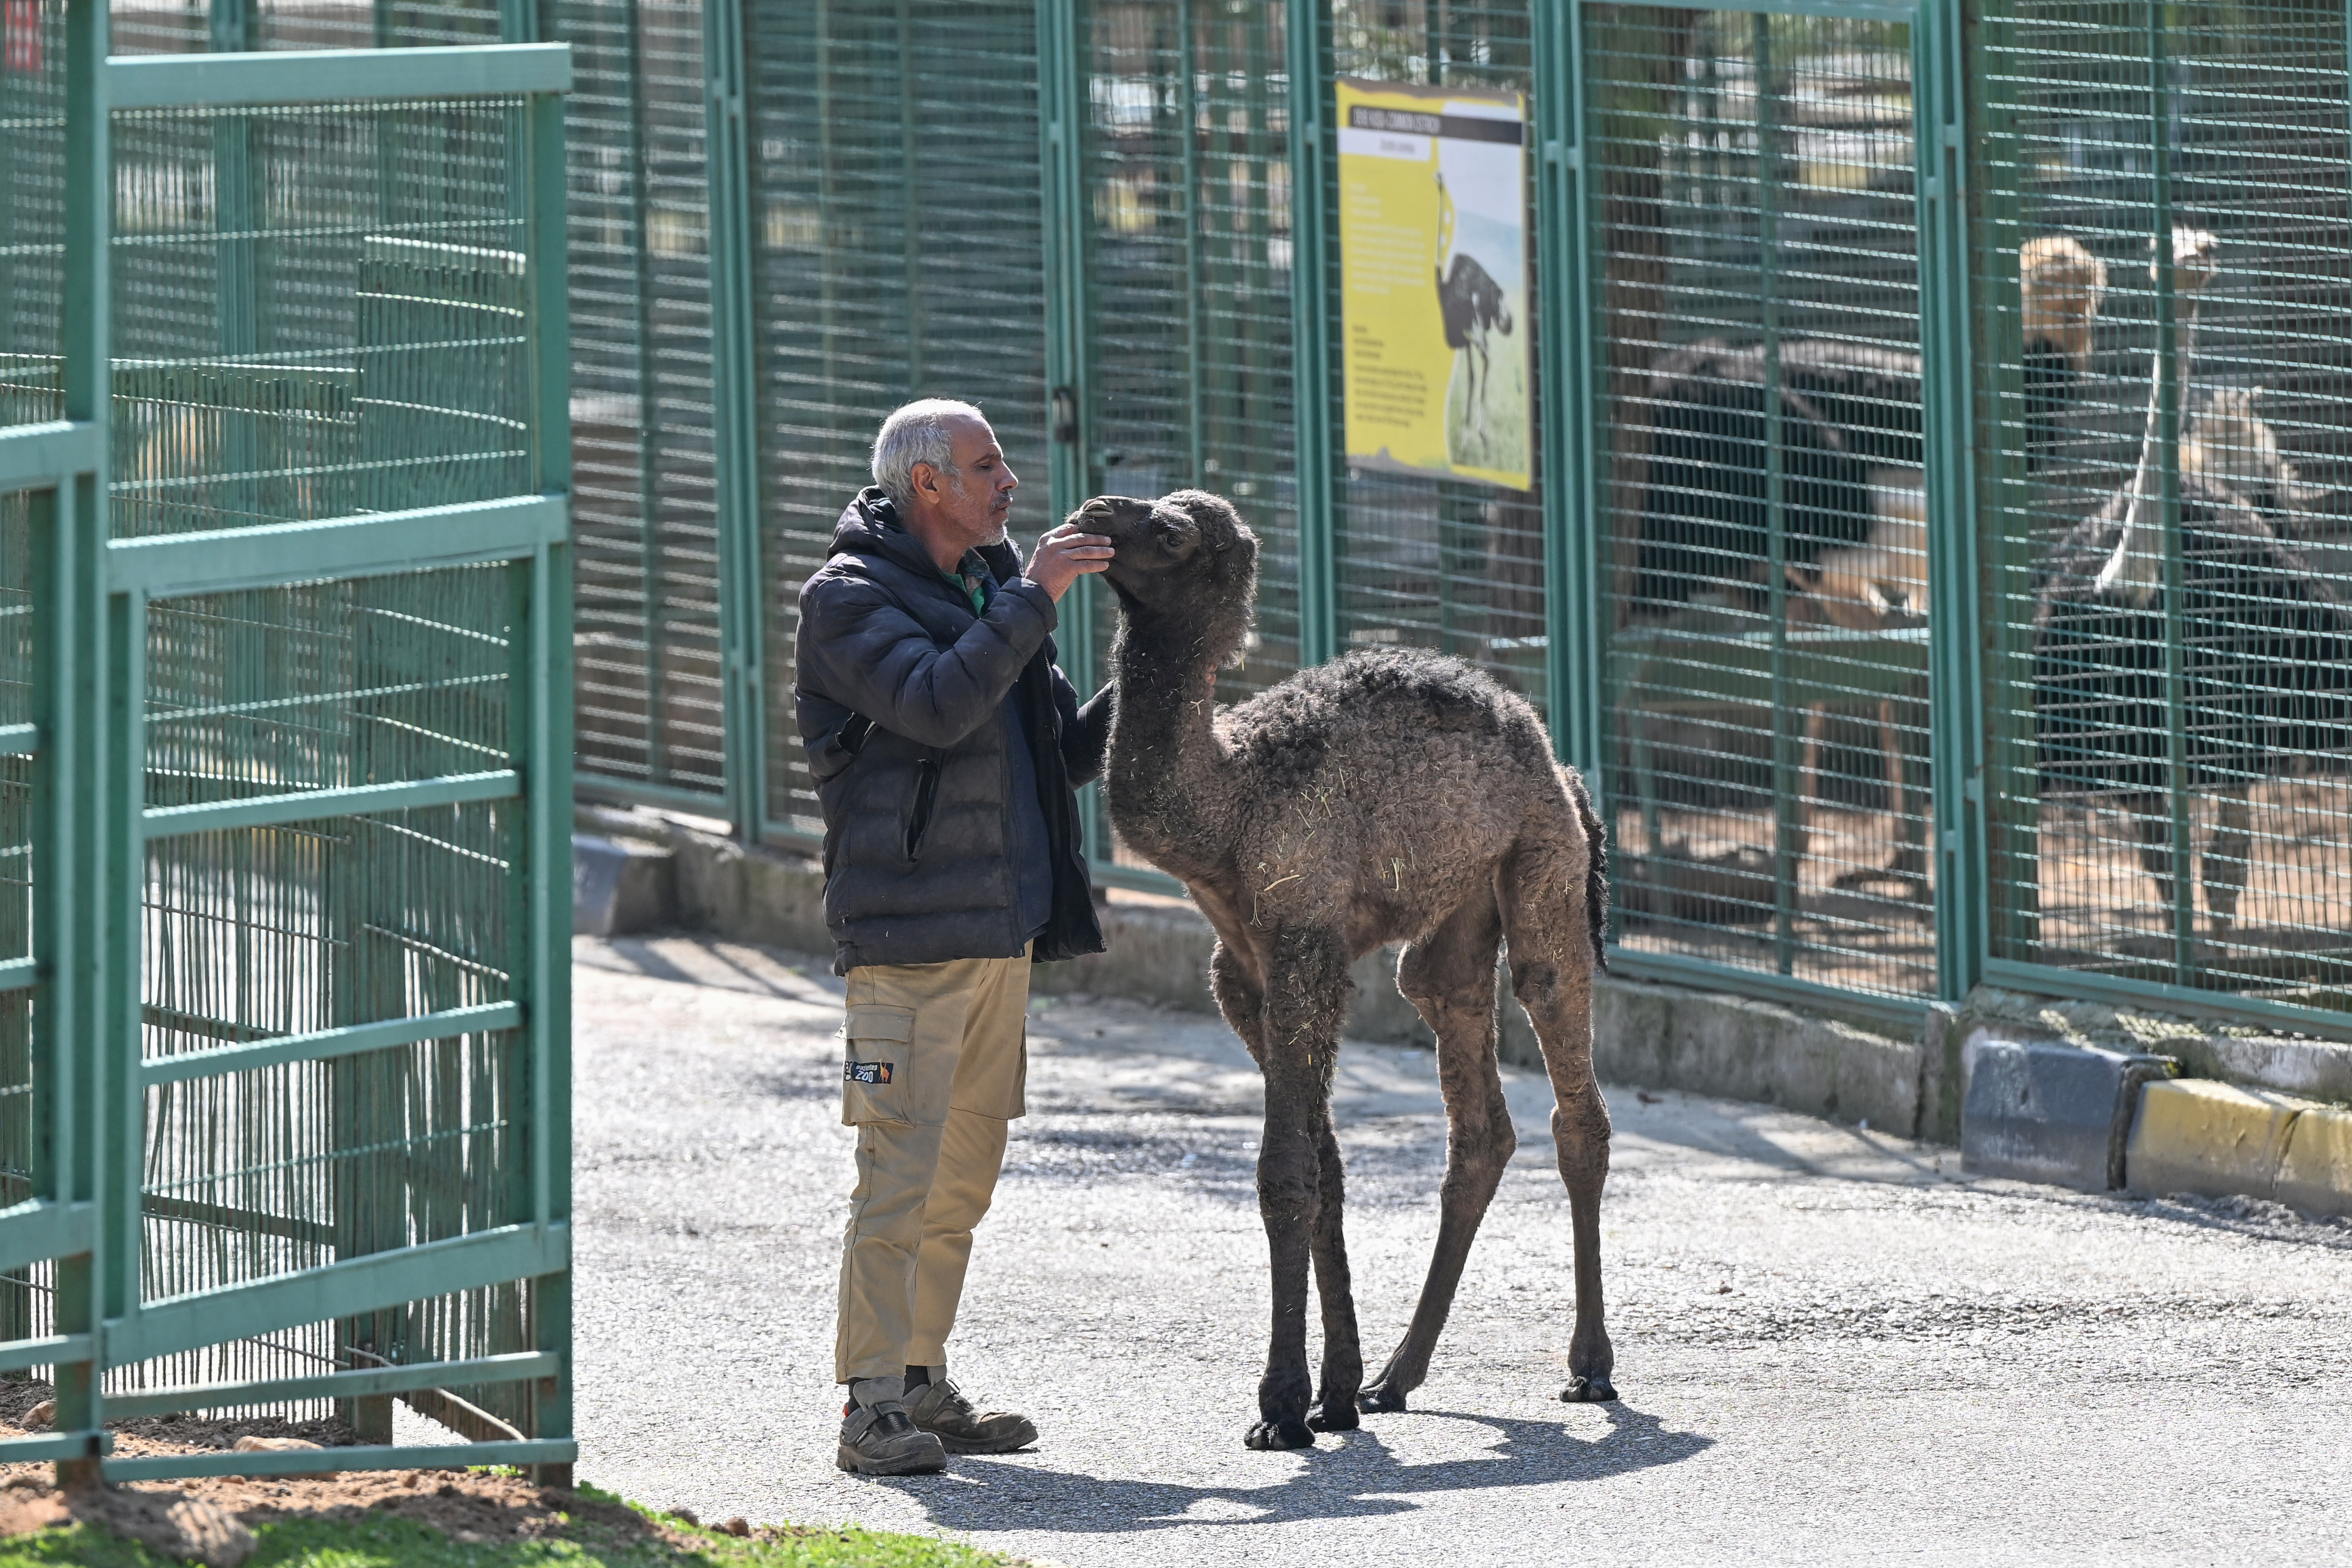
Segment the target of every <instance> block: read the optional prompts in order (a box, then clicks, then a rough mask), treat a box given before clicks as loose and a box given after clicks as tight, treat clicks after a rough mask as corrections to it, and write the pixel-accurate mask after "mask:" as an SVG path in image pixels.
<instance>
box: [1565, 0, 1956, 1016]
mask: <svg viewBox="0 0 2352 1568" xmlns="http://www.w3.org/2000/svg"><path fill="white" fill-rule="evenodd" d="M1584 26H1585V58H1586V62H1587V65H1586V69H1587V73H1588V76H1587V81H1586V83H1585V89H1586V92H1587V96H1588V102H1589V103H1590V105H1591V109H1590V110H1589V113H1590V115H1591V128H1590V130H1589V131H1588V135H1589V136H1590V137H1591V142H1590V143H1589V145H1590V146H1591V148H1592V149H1593V150H1594V153H1591V154H1589V155H1588V156H1589V167H1591V178H1592V179H1593V181H1594V182H1595V186H1596V193H1597V194H1596V207H1595V210H1596V216H1597V218H1598V222H1599V232H1598V233H1597V234H1596V236H1595V237H1594V246H1595V249H1596V252H1597V254H1596V257H1595V259H1594V263H1593V266H1594V270H1595V273H1596V275H1597V276H1598V277H1599V278H1600V279H1601V283H1602V289H1603V297H1604V300H1605V305H1604V310H1605V320H1604V321H1603V323H1602V329H1601V330H1602V343H1603V348H1604V351H1605V353H1606V356H1607V364H1606V373H1605V374H1606V384H1605V392H1604V395H1603V398H1602V402H1601V417H1602V419H1603V421H1604V425H1605V428H1604V430H1603V431H1602V433H1601V440H1600V442H1599V449H1600V451H1601V454H1602V458H1601V461H1602V464H1603V469H1602V472H1601V479H1600V483H1601V497H1602V504H1603V515H1602V518H1601V533H1602V539H1603V574H1602V581H1603V584H1604V588H1605V591H1606V595H1607V606H1606V610H1605V615H1606V616H1607V625H1608V627H1609V634H1608V643H1607V652H1606V680H1607V691H1608V713H1607V720H1608V724H1609V726H1610V730H1611V736H1610V745H1611V751H1610V753H1609V766H1610V769H1611V778H1610V789H1609V791H1608V798H1609V800H1610V802H1611V803H1612V811H1613V815H1614V816H1615V822H1614V823H1613V829H1614V832H1615V834H1616V840H1617V858H1616V866H1615V869H1616V878H1617V886H1618V891H1619V918H1620V922H1621V930H1622V931H1623V933H1624V935H1623V941H1624V942H1625V944H1626V945H1627V946H1628V947H1629V948H1632V949H1634V950H1637V951H1646V952H1665V953H1678V954H1684V955H1688V956H1694V957H1699V958H1705V959H1709V960H1714V961H1717V962H1720V963H1727V964H1732V965H1738V966H1740V967H1743V968H1749V969H1756V970H1762V971H1765V972H1768V973H1778V974H1781V975H1789V976H1794V977H1796V978H1798V979H1801V980H1807V981H1811V982H1815V983H1819V984H1829V985H1834V986H1838V987H1842V988H1846V989H1851V990H1857V991H1864V992H1877V993H1882V994H1898V995H1899V994H1930V993H1932V991H1933V989H1934V985H1935V979H1936V969H1935V950H1934V937H1933V931H1932V929H1931V926H1932V921H1930V918H1929V912H1930V911H1929V906H1928V903H1927V899H1928V894H1929V890H1930V889H1929V887H1928V880H1927V879H1928V875H1929V867H1928V864H1927V856H1926V853H1925V839H1926V831H1927V819H1928V813H1927V788H1928V782H1929V781H1928V778H1927V733H1926V724H1927V672H1928V661H1927V615H1926V607H1927V593H1926V589H1927V551H1926V532H1925V503H1924V499H1923V479H1922V473H1921V468H1922V465H1923V461H1924V454H1923V451H1922V445H1921V429H1922V425H1921V366H1920V356H1919V344H1920V329H1919V321H1920V314H1919V311H1920V300H1919V282H1918V262H1917V255H1918V251H1917V229H1916V209H1915V203H1914V192H1913V186H1914V183H1915V182H1914V164H1913V157H1914V152H1913V146H1912V127H1913V104H1912V92H1911V82H1910V73H1911V53H1910V48H1911V45H1910V38H1909V36H1908V34H1909V29H1908V26H1906V25H1905V24H1902V23H1896V22H1888V21H1869V20H1853V19H1835V18H1828V17H1811V16H1763V15H1759V14H1749V13H1734V12H1695V11H1665V10H1656V9H1652V8H1648V7H1632V6H1627V7H1617V6H1605V5H1603V6H1591V7H1587V9H1586V11H1585V15H1584Z"/></svg>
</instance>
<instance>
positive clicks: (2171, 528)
mask: <svg viewBox="0 0 2352 1568" xmlns="http://www.w3.org/2000/svg"><path fill="white" fill-rule="evenodd" d="M2147 93H2148V112H2147V156H2148V174H2149V179H2150V181H2151V182H2152V184H2154V186H2155V190H2154V193H2153V194H2154V195H2155V198H2156V236H2155V249H2156V384H2157V395H2158V421H2159V422H2158V426H2157V432H2158V440H2157V465H2158V475H2159V483H2160V485H2161V487H2162V490H2161V494H2162V500H2163V511H2162V513H2161V514H2160V515H2161V518H2162V521H2163V531H2162V538H2163V542H2164V543H2163V549H2164V752H2165V777H2166V780H2167V782H2168V786H2169V787H2168V788H2167V790H2166V791H2165V805H2166V809H2167V816H2168V818H2169V820H2168V824H2167V827H2168V834H2169V837H2170V842H2171V857H2172V908H2171V910H2169V911H2168V912H2169V914H2170V916H2171V921H2172V983H2173V984H2175V985H2183V986H2186V985H2192V984H2195V983H2196V971H2197V880H2196V876H2195V872H2196V866H2195V863H2194V859H2193V857H2192V856H2191V853H2190V841H2191V838H2192V837H2193V824H2192V823H2191V821H2190V814H2191V812H2192V811H2193V810H2194V805H2193V802H2194V800H2195V795H2194V794H2193V792H2192V790H2191V788H2190V779H2189V733H2188V721H2189V711H2188V709H2189V679H2188V675H2189V672H2188V647H2187V645H2186V644H2185V642H2184V640H2183V638H2184V637H2185V635H2186V633H2187V629H2188V628H2187V626H2186V625H2185V624H2184V622H2183V619H2182V616H2181V603H2180V595H2181V590H2182V589H2183V587H2184V586H2185V584H2184V583H2183V580H2182V577H2183V574H2182V569H2181V568H2182V561H2181V535H2180V414H2181V401H2182V400H2181V395H2180V380H2181V377H2182V376H2183V375H2184V374H2187V372H2188V371H2189V366H2188V365H2185V364H2183V363H2181V361H2180V344H2179V336H2178V333H2177V331H2176V322H2177V321H2178V319H2179V300H2178V298H2177V295H2176V292H2175V289H2176V285H2175V283H2174V280H2173V266H2172V135H2171V130H2172V127H2171V120H2170V116H2171V110H2172V71H2171V60H2170V58H2169V56H2168V53H2167V50H2166V42H2165V26H2164V6H2163V5H2160V4H2153V3H2152V4H2150V5H2149V6H2148V8H2147Z"/></svg>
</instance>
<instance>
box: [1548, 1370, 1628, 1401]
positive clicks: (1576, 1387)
mask: <svg viewBox="0 0 2352 1568" xmlns="http://www.w3.org/2000/svg"><path fill="white" fill-rule="evenodd" d="M1559 1397H1560V1399H1561V1400H1562V1402H1564V1403H1566V1404H1569V1405H1612V1404H1614V1403H1616V1399H1617V1387H1616V1385H1615V1384H1612V1383H1611V1382H1610V1381H1609V1380H1608V1379H1607V1378H1606V1377H1580V1378H1578V1379H1577V1380H1576V1381H1575V1382H1574V1383H1571V1384H1569V1385H1568V1386H1567V1387H1566V1388H1563V1389H1561V1390H1560V1391H1559Z"/></svg>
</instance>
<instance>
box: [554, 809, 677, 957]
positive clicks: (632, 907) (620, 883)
mask: <svg viewBox="0 0 2352 1568" xmlns="http://www.w3.org/2000/svg"><path fill="white" fill-rule="evenodd" d="M676 875H677V856H676V854H675V853H674V852H673V851H671V850H670V849H668V848H666V847H663V846H661V845H657V844H648V843H645V842H643V841H640V840H635V839H627V838H603V837H595V836H593V835H591V834H586V833H575V834H573V835H572V931H574V932H576V933H581V934H584V935H588V936H622V935H625V934H627V933H628V932H630V931H651V930H653V929H654V928H656V927H657V926H660V925H664V924H666V923H667V922H668V921H669V919H670V917H671V911H672V910H674V909H675V908H676V907H677V893H676V889H675V882H676Z"/></svg>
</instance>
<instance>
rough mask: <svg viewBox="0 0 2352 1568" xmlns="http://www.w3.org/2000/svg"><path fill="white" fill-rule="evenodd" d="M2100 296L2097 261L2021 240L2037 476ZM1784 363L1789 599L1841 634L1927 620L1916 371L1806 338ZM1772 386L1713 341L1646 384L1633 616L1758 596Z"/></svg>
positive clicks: (2068, 400) (1664, 364)
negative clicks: (1906, 616)
mask: <svg viewBox="0 0 2352 1568" xmlns="http://www.w3.org/2000/svg"><path fill="white" fill-rule="evenodd" d="M2106 281H2107V279H2106V268H2105V265H2104V264H2102V263H2101V262H2100V260H2099V259H2098V258H2096V257H2095V256H2093V255H2092V254H2091V253H2090V252H2089V251H2088V250H2086V249H2084V247H2083V246H2082V245H2081V244H2080V243H2079V242H2077V241H2076V240H2074V239H2072V238H2070V237H2066V236H2064V235H2044V236H2042V237H2039V238H2036V239H2032V240H2029V241H2028V242H2027V243H2026V244H2025V246H2024V247H2023V248H2022V250H2021V252H2020V253H2019V258H2018V287H2019V300H2020V306H2021V310H2020V315H2021V321H2020V326H2021V331H2022V336H2023V338H2024V342H2025V355H2024V362H2023V371H2024V384H2025V408H2026V427H2025V437H2026V457H2027V460H2028V461H2029V462H2038V461H2040V460H2041V458H2042V456H2043V455H2044V454H2045V453H2046V452H2047V451H2048V449H2049V448H2050V447H2053V445H2055V444H2056V443H2057V442H2058V441H2059V440H2060V439H2061V438H2062V437H2063V435H2064V430H2063V426H2062V424H2061V421H2060V416H2061V415H2062V414H2063V412H2064V411H2065V410H2066V409H2067V408H2068V407H2069V406H2070V405H2072V404H2073V402H2074V397H2075V395H2076V392H2077V389H2078V387H2079V385H2080V384H2081V382H2082V380H2083V378H2084V374H2086V372H2087V370H2088V367H2089V363H2090V356H2091V333H2092V327H2093V325H2094V323H2095V321H2096V320H2097V317H2098V313H2099V301H2100V300H2101V298H2102V296H2103V295H2104V294H2105V291H2106ZM1779 360H1780V366H1779V369H1780V396H1779V398H1778V404H1779V414H1780V472H1781V497H1782V507H1781V510H1782V517H1783V519H1784V522H1783V545H1782V554H1783V557H1784V559H1785V560H1786V561H1787V563H1788V564H1789V567H1790V579H1791V583H1792V585H1794V586H1795V587H1797V588H1798V589H1799V590H1800V591H1801V592H1811V591H1816V590H1817V589H1818V590H1819V591H1821V592H1822V596H1823V598H1824V600H1825V601H1828V602H1829V603H1830V605H1833V606H1834V612H1833V613H1832V616H1831V618H1832V620H1833V621H1836V622H1838V623H1839V624H1849V625H1857V626H1864V625H1869V624H1873V617H1884V616H1886V615H1887V614H1889V613H1890V612H1900V611H1903V610H1906V609H1907V610H1908V611H1909V612H1910V613H1912V614H1915V615H1916V614H1918V613H1921V612H1922V611H1924V609H1925V607H1926V592H1925V590H1926V572H1927V564H1926V563H1927V551H1926V518H1925V515H1924V514H1923V513H1922V512H1920V510H1918V509H1919V506H1920V496H1919V490H1920V480H1919V479H1918V477H1917V474H1916V470H1917V469H1919V468H1921V467H1922V466H1923V465H1924V464H1925V461H1926V454H1925V450H1924V439H1923V432H1922V426H1921V419H1920V361H1919V356H1918V354H1917V353H1913V352H1911V351H1909V350H1906V349H1893V348H1881V347H1877V346H1874V345H1872V344H1868V343H1859V342H1848V341H1845V340H1843V339H1835V338H1801V339H1797V340H1794V341H1792V342H1784V343H1782V344H1781V345H1780V354H1779ZM1769 368H1770V367H1769V365H1768V363H1767V360H1766V354H1765V350H1764V347H1763V346H1762V345H1760V344H1757V345H1751V346H1749V347H1747V348H1739V349H1735V348H1731V347H1729V346H1727V345H1726V344H1724V343H1722V342H1718V341H1716V340H1712V339H1710V340H1707V341H1705V342H1697V343H1694V344H1692V345H1690V346H1689V347H1687V348H1683V349H1678V350H1675V351H1674V352H1673V353H1668V354H1666V355H1664V357H1663V358H1661V359H1660V360H1659V361H1658V363H1656V365H1655V366H1654V367H1653V368H1652V370H1651V373H1650V377H1649V386H1648V392H1647V408H1648V418H1647V421H1646V423H1647V426H1648V428H1649V432H1650V453H1649V481H1648V485H1647V489H1646V494H1645V496H1644V498H1643V504H1642V528H1641V538H1640V542H1639V547H1638V552H1637V556H1636V567H1637V570H1638V580H1637V583H1636V585H1635V592H1634V597H1635V599H1636V600H1637V605H1636V607H1637V609H1640V610H1642V611H1645V612H1649V613H1652V614H1656V613H1663V612H1671V611H1672V610H1673V609H1675V607H1676V606H1678V605H1683V604H1686V603H1688V602H1689V601H1690V600H1691V599H1692V598H1693V597H1694V596H1695V595H1698V594H1700V593H1702V592H1705V591H1706V590H1708V589H1725V588H1728V589H1733V590H1735V591H1738V592H1742V593H1744V594H1746V595H1748V596H1749V597H1750V599H1751V602H1752V601H1753V599H1755V598H1757V597H1759V596H1760V593H1761V586H1760V573H1761V571H1762V569H1763V566H1764V563H1766V561H1767V560H1768V559H1769V555H1770V553H1771V533H1770V522H1771V519H1770V515H1769V482H1768V475H1769V468H1768V464H1769V459H1770V451H1769V447H1768V446H1767V441H1766V437H1767V435H1768V433H1769V425H1770V421H1769V419H1768V417H1767V413H1768V410H1767V406H1766V402H1765V386H1766V381H1767V374H1768V371H1769ZM1906 502H1907V504H1906ZM1848 605H1850V606H1851V607H1850V608H1849V607H1847V606H1848Z"/></svg>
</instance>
